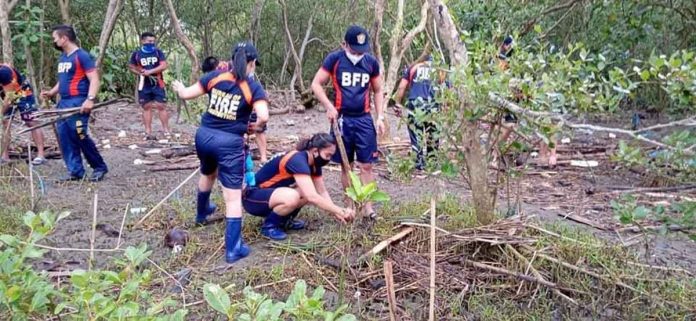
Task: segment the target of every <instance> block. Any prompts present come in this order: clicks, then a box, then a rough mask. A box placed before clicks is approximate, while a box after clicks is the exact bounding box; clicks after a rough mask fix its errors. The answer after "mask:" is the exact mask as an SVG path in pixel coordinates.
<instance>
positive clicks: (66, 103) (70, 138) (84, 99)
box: [41, 25, 108, 182]
mask: <svg viewBox="0 0 696 321" xmlns="http://www.w3.org/2000/svg"><path fill="white" fill-rule="evenodd" d="M52 36H53V46H54V47H55V48H56V50H60V51H61V52H62V54H61V55H60V58H59V59H58V83H57V84H56V85H55V86H53V88H51V90H48V91H42V92H41V96H42V97H46V98H47V97H53V96H55V95H56V94H58V95H60V102H59V103H58V106H57V108H58V109H64V108H71V107H81V110H80V114H77V115H74V116H72V117H69V118H67V119H63V120H60V121H58V122H57V123H56V127H57V131H58V140H59V141H60V147H61V153H62V154H63V161H64V162H65V166H66V167H67V168H68V174H67V175H66V176H65V177H63V178H61V181H74V180H82V179H83V178H84V175H85V168H84V166H83V165H82V156H81V153H82V154H84V155H85V159H87V163H89V166H90V167H92V169H93V172H92V176H91V177H90V180H91V181H94V182H97V181H101V180H103V179H104V176H105V175H106V173H107V172H108V168H107V166H106V163H104V159H103V158H102V157H101V155H100V154H99V151H98V150H97V146H96V145H94V141H93V140H92V138H90V137H89V133H88V125H89V114H90V112H91V110H92V107H94V100H95V99H96V97H97V93H98V92H99V72H98V71H97V69H96V67H95V65H94V60H92V57H91V56H90V55H89V53H88V52H87V51H85V50H84V49H82V48H80V47H78V46H77V35H76V34H75V30H74V29H73V28H72V27H71V26H68V25H59V26H56V27H54V28H53V33H52Z"/></svg>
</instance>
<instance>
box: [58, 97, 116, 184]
mask: <svg viewBox="0 0 696 321" xmlns="http://www.w3.org/2000/svg"><path fill="white" fill-rule="evenodd" d="M85 99H86V98H71V99H63V100H61V101H60V103H59V104H58V108H70V107H78V106H82V103H83V102H84V101H85ZM88 125H89V114H78V115H74V116H72V117H69V118H67V119H63V120H60V121H58V122H56V130H57V132H58V140H59V141H60V151H61V153H63V161H64V162H65V166H66V167H67V168H68V172H69V173H70V175H72V176H76V177H82V176H84V175H85V168H84V166H83V165H82V154H84V155H85V159H86V160H87V163H88V164H89V166H90V167H92V169H93V170H94V171H95V172H106V171H108V168H107V166H106V163H105V162H104V159H103V158H102V157H101V155H100V154H99V150H97V146H96V145H95V144H94V141H93V140H92V138H90V137H89V130H88Z"/></svg>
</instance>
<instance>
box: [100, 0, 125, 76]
mask: <svg viewBox="0 0 696 321" xmlns="http://www.w3.org/2000/svg"><path fill="white" fill-rule="evenodd" d="M123 1H124V0H109V5H108V6H107V8H106V17H105V18H104V24H103V25H102V31H101V35H100V36H99V54H98V55H97V61H96V65H97V69H101V66H102V63H103V62H104V55H105V54H106V47H107V46H108V45H109V39H111V34H112V33H113V31H114V26H116V20H118V16H119V15H120V14H121V10H123Z"/></svg>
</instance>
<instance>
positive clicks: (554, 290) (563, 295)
mask: <svg viewBox="0 0 696 321" xmlns="http://www.w3.org/2000/svg"><path fill="white" fill-rule="evenodd" d="M506 247H507V249H508V250H510V252H512V254H514V255H515V256H516V257H517V258H519V259H520V260H522V261H523V262H524V264H526V265H527V266H528V267H529V269H530V270H531V271H532V274H534V276H535V277H536V278H537V279H539V280H543V281H546V279H545V278H544V276H542V275H541V273H539V271H538V270H537V269H536V268H534V266H533V265H532V262H530V261H529V260H527V258H526V257H524V255H522V254H521V253H520V252H518V251H517V250H515V248H514V247H512V245H510V244H507V245H506ZM546 282H548V281H546ZM549 283H551V282H549ZM552 284H553V283H552ZM551 290H552V291H553V293H555V294H556V295H558V296H559V297H560V298H563V299H565V300H567V301H568V302H570V303H572V304H574V305H578V302H577V301H575V300H573V299H572V298H570V297H569V296H567V295H565V294H563V293H561V291H559V290H558V288H551Z"/></svg>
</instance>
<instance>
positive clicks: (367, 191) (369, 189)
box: [360, 182, 377, 198]
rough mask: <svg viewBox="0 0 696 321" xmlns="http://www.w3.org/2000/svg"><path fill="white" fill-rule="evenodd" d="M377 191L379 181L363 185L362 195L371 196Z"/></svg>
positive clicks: (362, 196) (364, 196) (363, 196)
mask: <svg viewBox="0 0 696 321" xmlns="http://www.w3.org/2000/svg"><path fill="white" fill-rule="evenodd" d="M375 191H377V183H375V182H370V183H368V184H367V185H365V186H364V187H363V190H362V191H360V196H361V198H369V197H370V195H372V193H374V192H375Z"/></svg>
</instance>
